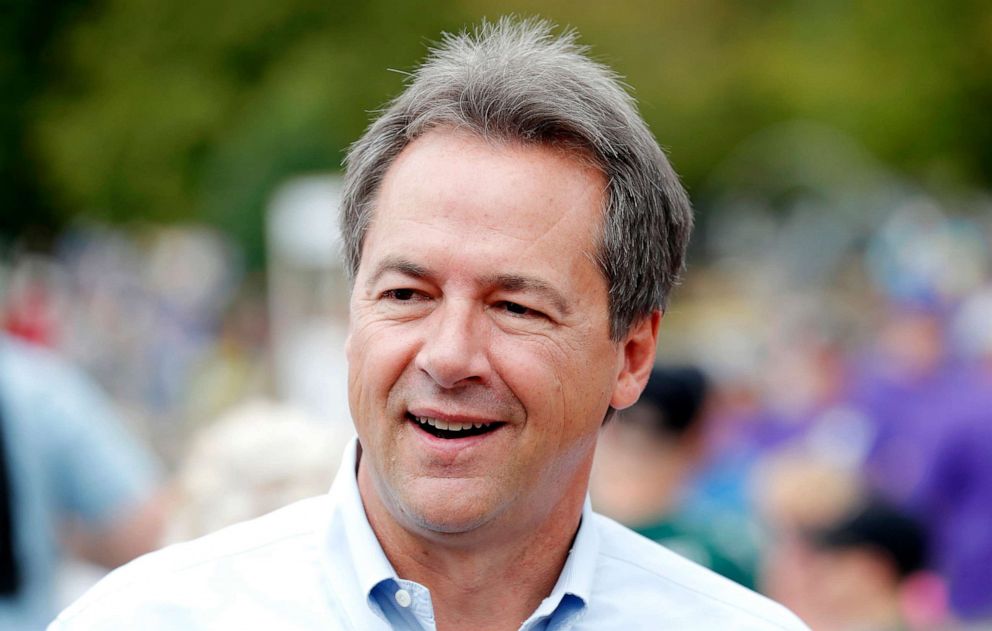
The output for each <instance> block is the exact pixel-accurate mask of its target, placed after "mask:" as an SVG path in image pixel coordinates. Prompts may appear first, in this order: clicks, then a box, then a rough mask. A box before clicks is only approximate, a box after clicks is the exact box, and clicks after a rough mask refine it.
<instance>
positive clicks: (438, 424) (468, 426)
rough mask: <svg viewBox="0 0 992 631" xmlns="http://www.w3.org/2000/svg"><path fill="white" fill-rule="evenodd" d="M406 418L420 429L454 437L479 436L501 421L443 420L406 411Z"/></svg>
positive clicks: (432, 433)
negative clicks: (469, 421) (463, 421)
mask: <svg viewBox="0 0 992 631" xmlns="http://www.w3.org/2000/svg"><path fill="white" fill-rule="evenodd" d="M406 416H407V419H408V420H410V421H412V422H414V423H416V424H417V425H418V426H419V427H420V429H422V430H424V431H425V432H427V433H428V434H430V435H432V436H437V437H438V438H446V439H454V438H468V437H469V436H479V435H481V434H487V433H489V432H491V431H493V430H494V429H496V428H497V427H499V426H501V425H503V423H498V422H493V423H459V422H457V421H443V420H441V419H436V418H431V417H429V416H414V415H413V414H410V413H409V412H408V413H407V415H406Z"/></svg>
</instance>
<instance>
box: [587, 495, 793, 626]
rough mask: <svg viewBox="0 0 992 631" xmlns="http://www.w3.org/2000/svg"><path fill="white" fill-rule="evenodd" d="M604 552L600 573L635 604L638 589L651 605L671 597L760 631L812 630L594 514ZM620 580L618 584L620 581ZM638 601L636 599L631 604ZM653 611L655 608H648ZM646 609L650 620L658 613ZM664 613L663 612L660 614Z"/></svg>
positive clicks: (769, 602) (779, 607)
mask: <svg viewBox="0 0 992 631" xmlns="http://www.w3.org/2000/svg"><path fill="white" fill-rule="evenodd" d="M594 519H595V523H596V525H597V530H598V531H599V538H600V549H599V560H598V565H599V567H598V569H597V573H599V572H600V571H603V572H604V574H605V577H607V581H608V582H609V583H610V585H609V587H608V589H624V590H627V591H628V593H627V595H626V597H625V598H627V599H629V598H630V597H631V596H632V594H631V593H630V592H629V590H631V589H634V590H636V591H637V592H638V593H640V594H643V595H645V596H646V598H645V599H644V602H645V603H658V606H659V607H665V606H666V605H664V604H663V603H664V602H665V601H667V600H669V598H668V597H666V598H660V597H658V595H660V594H667V595H669V597H670V598H671V599H672V600H674V601H677V602H678V603H680V608H682V606H683V605H684V606H686V607H687V608H688V607H690V606H691V607H692V608H693V609H694V610H695V611H697V612H699V613H701V614H704V615H705V616H707V617H708V618H709V619H711V620H713V621H715V620H717V619H719V620H724V619H726V620H734V621H735V622H738V623H742V624H745V625H746V626H743V627H740V628H746V629H748V630H752V629H753V630H754V631H759V630H760V631H809V629H808V627H807V626H806V625H805V624H803V622H802V621H800V620H799V618H798V617H796V615H795V614H793V613H792V612H790V611H789V610H788V609H786V608H785V607H783V606H782V605H779V604H778V603H776V602H774V601H772V600H770V599H768V598H766V597H764V596H761V595H760V594H757V593H755V592H753V591H751V590H749V589H747V588H746V587H743V586H741V585H738V584H737V583H735V582H733V581H731V580H729V579H727V578H724V577H723V576H720V575H719V574H716V573H715V572H713V571H711V570H709V569H707V568H705V567H703V566H701V565H698V564H696V563H694V562H693V561H690V560H688V559H686V558H684V557H681V556H679V555H678V554H675V553H674V552H672V551H670V550H668V549H667V548H665V547H664V546H662V545H660V544H658V543H656V542H654V541H651V540H650V539H647V538H645V537H642V536H641V535H639V534H637V533H635V532H633V531H632V530H630V529H629V528H627V527H625V526H622V525H621V524H619V523H617V522H615V521H613V520H612V519H610V518H608V517H605V516H603V515H599V514H595V513H594ZM617 577H621V578H619V580H613V579H617ZM628 602H636V600H628ZM647 609H650V606H648V607H647ZM647 609H645V610H644V611H643V613H644V614H645V615H647V616H650V615H652V612H650V611H648V610H647ZM659 613H660V612H659ZM734 628H735V629H736V628H738V627H736V626H735V627H734Z"/></svg>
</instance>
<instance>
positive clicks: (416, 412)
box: [407, 406, 506, 424]
mask: <svg viewBox="0 0 992 631" xmlns="http://www.w3.org/2000/svg"><path fill="white" fill-rule="evenodd" d="M407 413H408V414H412V415H413V416H420V417H424V416H426V417H430V418H435V419H437V420H439V421H445V422H447V423H480V424H482V423H506V421H505V420H503V419H495V418H491V417H488V416H483V415H481V414H474V413H471V412H469V413H464V414H463V413H457V412H442V411H441V410H438V409H436V408H430V407H417V406H414V407H410V408H408V409H407Z"/></svg>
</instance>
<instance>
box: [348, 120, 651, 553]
mask: <svg viewBox="0 0 992 631" xmlns="http://www.w3.org/2000/svg"><path fill="white" fill-rule="evenodd" d="M604 189H605V180H604V177H603V176H602V175H601V174H600V173H599V172H598V171H597V170H595V169H593V168H591V167H588V166H584V165H582V164H581V163H580V162H579V161H577V160H576V159H575V158H574V157H570V156H568V155H566V154H564V153H561V152H557V151H554V150H551V149H548V148H544V147H535V146H521V145H519V144H512V145H500V146H496V145H493V144H490V143H487V142H485V141H483V140H481V139H479V138H477V137H474V136H470V135H468V134H465V133H458V132H454V131H451V130H435V131H432V132H430V133H428V134H426V135H425V136H423V137H421V138H419V139H418V140H416V141H415V142H413V143H412V144H411V145H410V146H408V147H407V148H406V149H405V150H404V151H403V152H402V153H401V154H400V156H399V157H398V158H397V160H396V162H395V163H394V164H393V166H392V167H391V168H390V170H389V171H388V173H387V175H386V177H385V180H384V181H383V183H382V186H381V189H380V191H379V194H378V198H377V201H376V205H375V211H374V219H373V223H372V225H371V227H370V228H369V231H368V234H367V235H366V238H365V243H364V248H363V251H362V257H361V263H360V266H359V270H358V274H357V277H356V280H355V287H354V291H353V294H352V298H351V331H350V335H349V340H348V346H347V351H348V361H349V365H350V374H349V401H350V405H351V412H352V415H353V417H354V419H355V423H356V427H357V430H358V435H359V439H360V442H361V444H362V448H363V455H362V460H361V465H360V473H359V485H360V488H361V490H362V496H363V498H364V499H365V503H366V509H367V510H369V511H370V512H374V511H375V508H374V507H378V506H381V507H383V508H384V509H385V510H386V511H388V514H389V516H390V518H391V519H392V520H393V521H394V522H398V523H399V524H401V525H402V526H403V527H404V528H406V529H407V530H413V531H417V532H421V533H458V532H468V531H472V530H475V529H477V528H481V527H486V526H490V527H495V530H497V531H499V532H504V533H507V536H509V533H510V532H512V531H514V530H515V529H516V530H519V529H521V528H528V527H532V526H533V525H534V524H536V523H540V521H541V520H542V519H546V518H548V516H549V515H550V514H551V512H552V511H553V510H554V509H555V508H556V507H557V506H560V505H561V503H562V502H564V501H576V502H579V503H581V501H582V498H583V497H584V494H585V488H586V485H587V481H588V470H589V465H590V462H591V458H592V454H593V450H594V446H595V440H596V434H597V430H598V429H599V426H600V424H601V422H602V420H603V417H604V415H605V413H606V411H607V408H608V406H609V405H610V404H611V402H613V403H614V404H618V403H622V404H624V405H626V404H628V402H626V401H624V402H619V401H617V398H618V397H617V396H616V389H617V383H618V379H619V375H620V374H621V373H622V372H623V366H624V345H623V344H617V343H614V342H612V341H611V340H610V338H609V316H608V302H607V285H606V281H605V280H604V278H603V276H602V275H601V273H600V271H599V269H598V266H597V265H596V263H595V262H594V261H595V259H594V257H593V255H594V252H595V250H596V243H597V235H598V231H599V229H600V227H601V223H602V208H603V200H604ZM652 352H653V348H652Z"/></svg>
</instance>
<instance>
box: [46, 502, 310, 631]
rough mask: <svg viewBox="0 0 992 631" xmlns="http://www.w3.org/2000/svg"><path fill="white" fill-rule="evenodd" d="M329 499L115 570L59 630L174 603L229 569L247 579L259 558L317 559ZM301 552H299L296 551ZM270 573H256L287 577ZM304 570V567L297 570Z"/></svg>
mask: <svg viewBox="0 0 992 631" xmlns="http://www.w3.org/2000/svg"><path fill="white" fill-rule="evenodd" d="M327 505H328V502H327V496H326V495H320V496H316V497H311V498H307V499H304V500H300V501H298V502H295V503H293V504H289V505H288V506H285V507H283V508H280V509H278V510H275V511H273V512H271V513H269V514H267V515H263V516H262V517H258V518H256V519H252V520H249V521H245V522H241V523H238V524H235V525H233V526H228V527H227V528H223V529H221V530H218V531H217V532H215V533H212V534H209V535H206V536H204V537H200V538H199V539H194V540H192V541H188V542H185V543H178V544H174V545H171V546H168V547H166V548H163V549H161V550H158V551H156V552H152V553H149V554H146V555H144V556H142V557H139V558H138V559H135V560H134V561H131V562H130V563H128V564H126V565H124V566H122V567H120V568H118V569H116V570H114V571H113V572H111V573H110V574H108V575H107V576H106V577H105V578H104V579H102V580H101V581H100V582H99V583H97V584H96V585H95V586H94V587H93V588H92V589H90V590H89V591H88V592H86V593H85V594H84V595H83V596H82V597H81V598H80V599H79V600H77V601H76V602H75V603H73V604H72V605H70V606H69V607H68V608H67V609H66V610H65V611H63V612H62V613H61V614H60V615H59V617H58V619H57V621H56V624H55V625H54V626H53V628H57V626H58V623H60V622H70V621H72V620H73V619H74V618H76V617H78V616H81V615H83V614H87V613H89V612H91V611H92V610H104V609H107V608H108V607H107V605H112V606H115V607H116V606H117V605H119V604H120V603H121V602H124V601H125V599H126V602H128V604H129V606H130V605H131V604H132V603H133V604H134V605H136V606H140V604H141V603H142V601H150V600H154V599H160V600H164V599H168V598H169V597H170V596H172V595H173V594H172V593H171V592H170V589H171V588H173V587H180V588H181V587H182V586H188V585H189V584H191V582H193V583H195V582H196V581H197V580H199V579H200V578H203V577H209V579H207V580H212V581H216V579H217V578H218V573H219V572H220V573H223V571H224V568H229V569H230V572H231V574H232V576H241V577H244V576H245V572H244V570H245V569H246V568H245V566H243V565H242V563H248V564H251V563H253V562H254V561H257V560H258V559H259V558H264V559H265V560H266V563H270V562H272V561H273V560H275V562H276V563H285V564H287V565H291V564H293V563H298V562H299V561H300V559H301V558H304V559H310V560H312V559H313V558H315V557H316V556H317V555H316V554H315V553H314V551H313V549H312V547H311V546H316V545H318V541H319V538H318V536H317V532H318V529H319V527H320V524H321V523H322V521H323V515H324V514H325V511H326V510H327ZM292 549H296V553H292V552H290V550H292ZM269 569H270V570H273V571H270V572H258V568H257V567H256V568H254V570H255V571H254V572H251V574H252V575H254V576H259V577H261V580H267V578H272V580H278V576H285V574H284V573H281V572H278V571H277V569H276V568H269ZM294 569H298V568H294Z"/></svg>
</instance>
